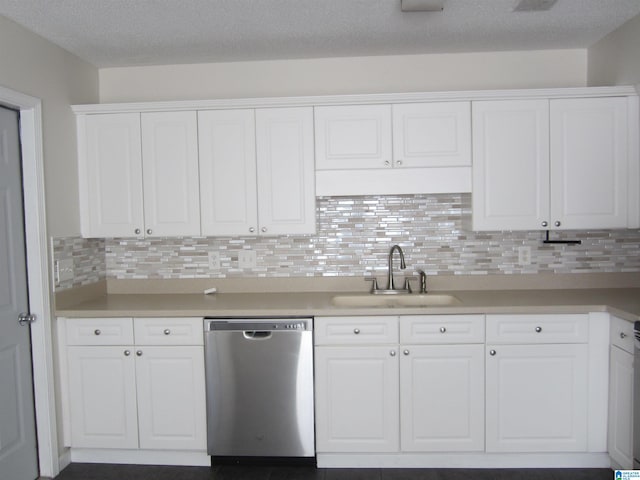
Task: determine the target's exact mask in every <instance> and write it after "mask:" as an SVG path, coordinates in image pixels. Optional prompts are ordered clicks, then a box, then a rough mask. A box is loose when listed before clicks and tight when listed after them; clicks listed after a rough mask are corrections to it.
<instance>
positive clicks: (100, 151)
mask: <svg viewBox="0 0 640 480" xmlns="http://www.w3.org/2000/svg"><path fill="white" fill-rule="evenodd" d="M78 127H79V135H78V139H79V140H78V141H79V152H80V154H79V174H80V175H79V176H80V191H81V202H80V203H81V208H82V222H81V223H82V234H83V236H85V237H132V236H143V235H147V236H177V235H199V234H200V213H199V209H200V200H199V193H198V190H199V189H198V151H197V126H196V116H195V112H172V113H164V112H163V113H143V114H139V113H124V114H99V115H87V116H83V117H81V119H80V120H79V123H78Z"/></svg>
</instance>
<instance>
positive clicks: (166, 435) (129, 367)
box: [58, 318, 206, 451]
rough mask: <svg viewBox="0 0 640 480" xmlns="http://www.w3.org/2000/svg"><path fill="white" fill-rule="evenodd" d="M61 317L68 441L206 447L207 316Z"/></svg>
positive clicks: (71, 443)
mask: <svg viewBox="0 0 640 480" xmlns="http://www.w3.org/2000/svg"><path fill="white" fill-rule="evenodd" d="M58 321H59V322H63V324H64V326H63V328H62V330H63V331H65V332H66V335H64V338H63V339H61V354H62V355H61V357H62V358H61V363H62V364H63V365H66V366H67V368H66V370H64V371H63V372H61V377H62V379H63V385H66V389H65V390H66V392H65V393H66V394H67V395H68V409H66V412H67V415H66V416H67V417H68V419H67V420H68V424H69V434H70V438H68V439H65V440H66V441H65V444H67V446H70V447H72V448H95V449H103V448H110V449H144V450H191V451H203V450H205V449H206V407H205V386H204V347H203V345H202V343H203V342H202V319H200V318H184V319H168V318H155V319H151V318H144V319H143V318H140V319H131V318H126V319H108V318H107V319H80V318H78V319H75V318H74V319H59V320H58ZM111 323H114V324H116V325H118V328H114V326H113V325H111ZM134 324H135V328H134ZM134 330H135V331H136V336H135V339H134V333H133V332H134ZM156 331H157V332H158V334H157V335H156V334H154V332H156ZM122 340H129V341H128V342H124V343H120V342H121V341H122ZM132 340H133V341H132ZM65 352H66V354H65ZM63 369H64V367H63ZM64 379H66V382H65V381H64Z"/></svg>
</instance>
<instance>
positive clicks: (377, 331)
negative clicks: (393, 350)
mask: <svg viewBox="0 0 640 480" xmlns="http://www.w3.org/2000/svg"><path fill="white" fill-rule="evenodd" d="M315 343H316V345H353V344H356V345H357V344H385V343H398V317H396V316H379V317H377V316H376V317H324V318H323V317H321V318H316V320H315Z"/></svg>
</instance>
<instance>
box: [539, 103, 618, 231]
mask: <svg viewBox="0 0 640 480" xmlns="http://www.w3.org/2000/svg"><path fill="white" fill-rule="evenodd" d="M627 161H628V160H627V99H626V98H617V97H614V98H577V99H566V100H552V101H551V218H550V220H551V222H552V224H553V226H554V227H558V226H559V227H561V228H570V229H585V228H626V226H627Z"/></svg>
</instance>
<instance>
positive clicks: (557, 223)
mask: <svg viewBox="0 0 640 480" xmlns="http://www.w3.org/2000/svg"><path fill="white" fill-rule="evenodd" d="M554 225H555V226H556V227H559V226H560V225H562V223H560V221H559V220H557V221H556V223H554Z"/></svg>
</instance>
